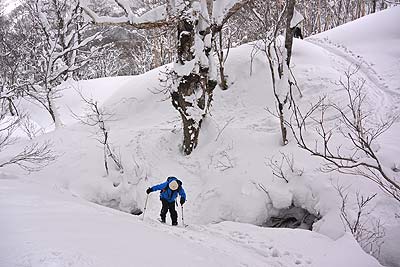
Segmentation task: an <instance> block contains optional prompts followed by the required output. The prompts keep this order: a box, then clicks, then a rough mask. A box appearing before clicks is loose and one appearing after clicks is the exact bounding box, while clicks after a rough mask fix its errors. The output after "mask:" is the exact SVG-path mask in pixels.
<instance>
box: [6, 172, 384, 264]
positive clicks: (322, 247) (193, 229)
mask: <svg viewBox="0 0 400 267" xmlns="http://www.w3.org/2000/svg"><path fill="white" fill-rule="evenodd" d="M0 190H1V192H2V194H1V195H0V209H1V217H0V225H1V228H2V238H1V239H2V242H1V243H0V266H65V267H66V266H82V267H83V266H96V267H102V266H210V267H211V266H288V267H289V266H326V267H329V266H332V267H334V266H364V267H368V266H378V264H377V262H376V260H375V259H373V258H371V257H367V256H366V255H365V253H364V252H363V251H362V250H361V249H360V247H359V246H358V244H357V243H356V242H355V241H354V239H353V238H352V237H351V236H349V235H345V236H343V237H342V238H340V239H339V240H337V241H333V240H331V239H329V238H328V237H326V236H323V235H320V234H317V233H313V232H310V231H305V230H290V229H268V228H260V227H257V226H252V225H245V224H238V223H229V222H225V223H219V224H215V225H211V226H201V225H193V226H188V227H186V228H180V227H179V228H177V227H172V226H166V225H162V224H161V223H159V222H157V221H155V220H152V219H146V220H144V221H141V220H140V219H138V217H134V216H131V215H129V214H126V213H121V212H118V211H115V210H112V209H108V208H105V207H102V206H99V205H96V204H90V203H88V202H85V201H83V200H81V199H79V198H76V197H75V198H74V197H72V196H71V195H70V194H69V193H68V192H65V191H63V190H60V189H58V190H55V188H47V187H45V186H43V185H39V184H37V183H34V182H31V183H26V182H21V181H20V180H19V179H16V178H15V177H5V176H2V177H1V180H0Z"/></svg>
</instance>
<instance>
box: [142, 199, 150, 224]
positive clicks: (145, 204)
mask: <svg viewBox="0 0 400 267" xmlns="http://www.w3.org/2000/svg"><path fill="white" fill-rule="evenodd" d="M148 199H149V194H147V197H146V202H144V209H143V216H142V221H143V220H144V214H145V212H146V207H147V200H148Z"/></svg>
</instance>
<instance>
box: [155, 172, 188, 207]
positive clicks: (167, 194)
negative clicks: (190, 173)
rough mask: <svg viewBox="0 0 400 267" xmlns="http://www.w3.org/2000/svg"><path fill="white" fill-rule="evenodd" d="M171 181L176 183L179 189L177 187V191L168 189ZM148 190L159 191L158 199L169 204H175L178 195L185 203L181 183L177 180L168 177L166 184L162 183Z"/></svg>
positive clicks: (184, 194)
mask: <svg viewBox="0 0 400 267" xmlns="http://www.w3.org/2000/svg"><path fill="white" fill-rule="evenodd" d="M172 181H177V182H178V184H179V187H178V189H177V190H174V191H172V190H171V189H170V188H169V186H168V185H169V183H170V182H172ZM150 189H151V192H153V191H158V190H161V192H160V199H161V200H162V199H165V200H166V201H168V202H169V203H172V202H175V199H176V197H177V196H178V193H179V195H180V196H181V198H183V199H184V200H185V201H186V193H185V190H184V189H183V187H182V182H181V181H179V180H178V179H176V178H175V177H168V179H167V181H166V182H164V183H162V184H158V185H155V186H153V187H151V188H150Z"/></svg>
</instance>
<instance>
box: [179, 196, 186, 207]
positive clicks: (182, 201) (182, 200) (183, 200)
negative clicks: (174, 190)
mask: <svg viewBox="0 0 400 267" xmlns="http://www.w3.org/2000/svg"><path fill="white" fill-rule="evenodd" d="M185 201H186V200H185V199H184V198H182V197H181V201H180V202H181V206H182V205H183V203H185Z"/></svg>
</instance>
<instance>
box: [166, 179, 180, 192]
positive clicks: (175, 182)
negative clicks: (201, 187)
mask: <svg viewBox="0 0 400 267" xmlns="http://www.w3.org/2000/svg"><path fill="white" fill-rule="evenodd" d="M168 186H169V188H170V189H171V190H172V191H174V190H176V189H178V187H179V185H178V182H177V181H176V180H173V181H172V182H170V183H169V185H168Z"/></svg>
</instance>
